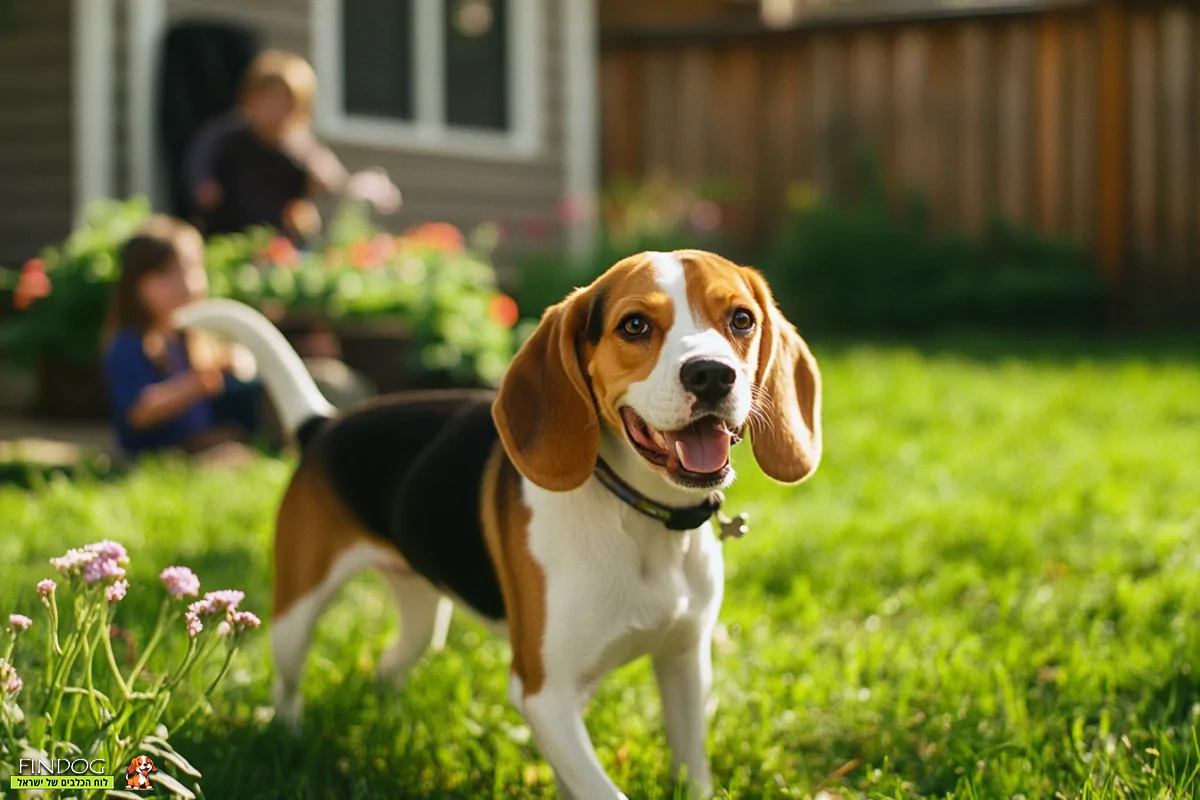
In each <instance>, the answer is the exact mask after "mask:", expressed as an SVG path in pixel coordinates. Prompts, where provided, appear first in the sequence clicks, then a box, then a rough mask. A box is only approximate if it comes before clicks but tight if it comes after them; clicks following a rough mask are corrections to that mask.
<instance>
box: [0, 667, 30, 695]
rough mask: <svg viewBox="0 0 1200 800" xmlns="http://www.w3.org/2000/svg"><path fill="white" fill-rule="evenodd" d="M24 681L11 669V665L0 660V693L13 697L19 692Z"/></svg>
mask: <svg viewBox="0 0 1200 800" xmlns="http://www.w3.org/2000/svg"><path fill="white" fill-rule="evenodd" d="M24 685H25V683H24V681H22V680H21V676H20V675H18V674H17V671H16V670H15V669H13V666H12V664H9V663H8V662H6V661H5V660H4V659H2V658H0V691H2V692H4V693H5V694H11V695H15V694H17V692H19V691H21V687H22V686H24Z"/></svg>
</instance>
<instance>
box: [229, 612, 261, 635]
mask: <svg viewBox="0 0 1200 800" xmlns="http://www.w3.org/2000/svg"><path fill="white" fill-rule="evenodd" d="M233 624H234V625H236V626H237V628H238V630H239V631H242V630H245V629H246V628H257V627H258V626H259V625H262V620H260V619H259V618H258V616H257V615H256V614H253V613H251V612H249V611H238V612H235V613H234V615H233Z"/></svg>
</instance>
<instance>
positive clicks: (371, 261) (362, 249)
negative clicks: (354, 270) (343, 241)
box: [350, 242, 379, 269]
mask: <svg viewBox="0 0 1200 800" xmlns="http://www.w3.org/2000/svg"><path fill="white" fill-rule="evenodd" d="M350 263H351V264H353V265H354V266H356V267H358V268H359V269H370V268H372V267H378V266H379V256H378V255H377V254H376V253H375V248H374V247H372V246H371V243H370V242H355V243H354V244H352V245H350Z"/></svg>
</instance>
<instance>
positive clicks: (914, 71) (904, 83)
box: [895, 26, 929, 188]
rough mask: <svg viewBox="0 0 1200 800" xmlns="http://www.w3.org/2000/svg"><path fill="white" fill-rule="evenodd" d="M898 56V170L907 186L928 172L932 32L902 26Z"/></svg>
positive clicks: (897, 38)
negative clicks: (927, 90)
mask: <svg viewBox="0 0 1200 800" xmlns="http://www.w3.org/2000/svg"><path fill="white" fill-rule="evenodd" d="M895 59H896V60H895V74H896V156H897V158H896V166H897V170H896V172H897V175H898V176H899V178H900V181H901V182H902V183H903V184H904V186H905V188H907V187H910V186H919V185H921V183H922V182H923V181H922V179H923V178H925V177H926V175H927V173H928V162H927V161H926V155H927V154H929V136H928V133H927V131H926V125H927V122H928V119H929V112H928V109H927V107H926V103H927V94H926V89H927V87H928V85H929V32H928V31H927V30H925V29H924V28H920V27H916V26H910V27H905V28H903V29H901V31H900V33H899V35H898V36H897V37H896V53H895Z"/></svg>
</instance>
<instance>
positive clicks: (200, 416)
mask: <svg viewBox="0 0 1200 800" xmlns="http://www.w3.org/2000/svg"><path fill="white" fill-rule="evenodd" d="M193 250H195V251H196V252H192V251H193ZM206 294H207V277H206V275H205V273H204V267H203V242H202V241H201V239H200V236H199V233H198V232H196V231H195V229H194V228H191V226H188V225H186V224H184V223H181V222H177V221H174V220H165V219H162V218H160V219H157V220H155V221H153V222H152V223H151V225H150V226H148V227H147V229H145V230H144V231H143V232H142V233H141V234H139V235H137V236H134V237H133V238H132V239H130V240H129V241H128V242H127V243H126V244H125V246H124V247H123V249H122V251H121V277H120V279H119V280H118V282H117V286H116V288H115V290H114V293H113V297H112V304H111V306H110V313H109V325H108V330H107V335H106V337H105V339H106V340H105V348H104V368H105V374H106V377H107V382H108V390H109V395H110V400H111V406H112V415H113V425H114V426H115V428H116V432H117V439H118V441H119V442H120V445H121V448H122V449H123V450H124V451H125V452H126V453H127V454H129V455H131V456H137V455H141V454H143V453H147V452H152V451H159V450H169V449H182V450H184V451H185V452H200V451H202V450H207V449H209V448H212V447H214V446H218V445H221V446H225V447H229V446H237V445H236V443H238V442H240V441H241V440H242V439H244V438H245V436H246V435H247V433H249V430H248V429H253V428H254V427H255V426H256V423H257V410H258V397H259V391H258V386H257V384H247V383H244V382H242V381H240V380H237V379H235V378H233V376H232V375H229V374H226V373H227V372H228V371H231V366H232V365H231V364H229V363H228V359H222V358H220V357H219V354H218V353H217V351H216V349H215V348H213V347H212V346H211V345H210V343H208V342H207V340H204V339H202V338H201V337H199V336H197V335H195V334H190V333H185V334H181V333H179V332H178V331H176V330H175V329H174V327H173V325H172V316H173V315H174V313H175V311H176V310H177V309H179V308H181V307H182V306H185V305H187V304H188V303H190V302H192V301H193V300H196V299H198V298H200V297H203V296H205V295H206ZM205 345H210V346H208V347H205Z"/></svg>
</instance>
